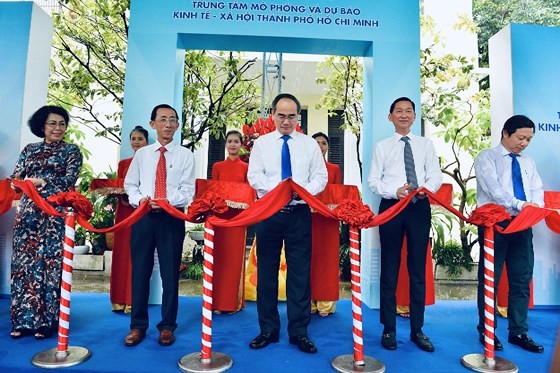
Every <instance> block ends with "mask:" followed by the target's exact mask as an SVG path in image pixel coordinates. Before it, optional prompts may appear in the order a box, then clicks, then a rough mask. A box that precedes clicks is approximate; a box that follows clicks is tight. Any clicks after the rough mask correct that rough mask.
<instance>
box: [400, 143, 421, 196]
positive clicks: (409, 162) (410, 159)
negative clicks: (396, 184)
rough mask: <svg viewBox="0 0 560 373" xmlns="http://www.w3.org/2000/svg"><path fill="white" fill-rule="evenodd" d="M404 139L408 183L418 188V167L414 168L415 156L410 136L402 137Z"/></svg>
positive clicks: (413, 187)
mask: <svg viewBox="0 0 560 373" xmlns="http://www.w3.org/2000/svg"><path fill="white" fill-rule="evenodd" d="M401 140H402V141H404V169H405V172H406V182H407V184H412V189H416V188H418V179H417V178H416V169H415V168H414V156H413V155H412V148H411V147H410V143H409V141H410V139H409V138H408V136H403V137H401Z"/></svg>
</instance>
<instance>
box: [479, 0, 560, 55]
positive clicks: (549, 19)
mask: <svg viewBox="0 0 560 373" xmlns="http://www.w3.org/2000/svg"><path fill="white" fill-rule="evenodd" d="M473 18H474V21H475V22H476V23H477V24H478V27H479V32H478V50H479V53H480V65H481V66H488V40H489V39H490V38H491V37H492V36H493V35H494V34H496V33H497V32H498V31H500V30H501V29H502V28H504V27H505V26H507V25H508V24H509V23H532V24H536V25H543V26H560V0H474V1H473Z"/></svg>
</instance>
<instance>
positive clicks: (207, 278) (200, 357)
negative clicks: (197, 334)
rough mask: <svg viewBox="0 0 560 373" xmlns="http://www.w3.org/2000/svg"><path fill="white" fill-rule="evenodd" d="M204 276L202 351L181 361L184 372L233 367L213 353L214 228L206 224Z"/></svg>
mask: <svg viewBox="0 0 560 373" xmlns="http://www.w3.org/2000/svg"><path fill="white" fill-rule="evenodd" d="M203 268H204V275H203V277H202V349H201V351H200V353H198V352H193V353H191V354H188V355H185V356H183V357H182V358H181V359H180V360H179V368H180V369H181V370H182V371H183V372H201V371H204V372H223V371H225V370H228V369H229V368H230V367H231V366H232V365H233V360H232V359H231V357H229V356H228V355H226V354H223V353H221V352H213V351H212V303H213V284H214V226H213V225H212V223H210V222H208V221H206V222H205V223H204V264H203Z"/></svg>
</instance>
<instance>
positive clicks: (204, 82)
mask: <svg viewBox="0 0 560 373" xmlns="http://www.w3.org/2000/svg"><path fill="white" fill-rule="evenodd" d="M59 4H60V9H59V11H57V12H54V14H53V20H54V31H55V37H54V40H53V59H52V63H51V70H52V71H51V77H50V87H49V88H50V89H49V100H50V101H51V102H54V103H56V104H59V105H62V106H64V107H66V108H69V109H71V108H74V109H78V110H79V111H78V112H79V113H80V114H78V115H77V117H74V118H73V120H74V122H76V123H78V124H81V125H84V126H86V127H89V128H91V129H92V130H93V131H94V132H95V133H96V136H101V137H105V138H107V139H108V140H110V141H113V142H115V143H120V140H121V126H120V123H121V119H122V106H123V92H124V71H125V66H126V48H127V41H128V24H129V19H128V16H129V8H130V1H129V0H124V1H118V0H60V1H59ZM78 20H79V21H78ZM185 61H186V63H185V78H184V81H185V89H184V97H183V100H184V102H183V107H184V109H183V113H182V121H181V122H182V126H183V128H182V130H181V134H182V144H183V146H186V147H189V148H191V149H194V148H195V147H196V146H197V145H198V144H199V143H200V140H201V139H202V137H203V136H204V133H206V132H209V133H210V134H211V135H213V136H215V137H219V136H223V131H224V129H225V127H226V125H228V126H238V127H240V126H241V125H243V124H245V122H246V121H251V120H252V119H253V117H254V116H255V115H256V114H253V110H254V108H255V105H253V104H252V103H253V102H254V101H255V100H256V97H257V93H258V85H257V84H256V80H255V79H258V77H255V78H247V71H248V69H249V68H250V66H251V65H252V64H254V62H255V61H254V60H249V61H245V60H243V59H242V55H241V54H240V53H238V52H220V53H214V54H211V53H210V52H208V51H191V50H189V51H186V52H185ZM108 103H111V104H112V105H113V107H114V109H112V110H110V111H109V113H108V114H103V113H102V112H101V111H100V109H99V106H98V105H99V104H103V106H104V109H105V110H104V112H106V107H107V104H108ZM74 113H76V111H75V112H74Z"/></svg>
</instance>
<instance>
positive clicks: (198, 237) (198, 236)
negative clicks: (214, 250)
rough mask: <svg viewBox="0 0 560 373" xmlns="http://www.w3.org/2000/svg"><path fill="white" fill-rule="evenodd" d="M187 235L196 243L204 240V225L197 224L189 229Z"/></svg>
mask: <svg viewBox="0 0 560 373" xmlns="http://www.w3.org/2000/svg"><path fill="white" fill-rule="evenodd" d="M189 237H190V238H191V239H192V240H193V241H196V242H197V243H200V242H203V241H204V226H203V225H202V224H197V225H195V226H194V227H192V228H191V229H190V230H189Z"/></svg>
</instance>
